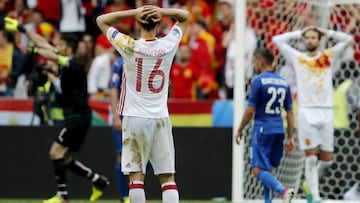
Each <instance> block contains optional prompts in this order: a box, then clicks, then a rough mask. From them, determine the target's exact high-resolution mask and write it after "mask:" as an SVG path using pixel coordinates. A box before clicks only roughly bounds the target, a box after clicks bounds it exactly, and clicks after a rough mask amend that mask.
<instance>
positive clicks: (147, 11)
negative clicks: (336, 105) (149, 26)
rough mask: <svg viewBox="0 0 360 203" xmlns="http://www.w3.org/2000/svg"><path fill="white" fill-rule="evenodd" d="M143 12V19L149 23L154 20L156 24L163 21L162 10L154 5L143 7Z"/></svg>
mask: <svg viewBox="0 0 360 203" xmlns="http://www.w3.org/2000/svg"><path fill="white" fill-rule="evenodd" d="M142 8H143V9H142V11H141V19H142V20H143V21H146V22H149V21H150V20H152V21H153V22H154V23H158V22H160V21H161V18H162V14H161V8H160V7H158V6H153V5H146V6H143V7H142Z"/></svg>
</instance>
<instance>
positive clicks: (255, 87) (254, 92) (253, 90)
mask: <svg viewBox="0 0 360 203" xmlns="http://www.w3.org/2000/svg"><path fill="white" fill-rule="evenodd" d="M259 92H260V80H257V79H256V78H255V80H253V81H252V82H251V86H250V96H249V100H248V104H247V105H248V106H252V107H255V106H256V101H258V96H259Z"/></svg>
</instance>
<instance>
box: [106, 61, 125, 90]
mask: <svg viewBox="0 0 360 203" xmlns="http://www.w3.org/2000/svg"><path fill="white" fill-rule="evenodd" d="M123 65H124V61H123V58H122V57H119V58H118V59H116V60H115V62H114V64H113V65H112V68H111V76H110V81H109V88H110V89H111V88H117V89H118V93H120V86H121V80H122V74H123Z"/></svg>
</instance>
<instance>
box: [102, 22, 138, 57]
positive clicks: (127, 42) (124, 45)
mask: <svg viewBox="0 0 360 203" xmlns="http://www.w3.org/2000/svg"><path fill="white" fill-rule="evenodd" d="M106 38H107V39H108V40H109V42H110V43H111V44H112V45H113V46H114V47H115V49H116V50H117V51H118V52H119V53H120V55H122V56H125V55H128V54H129V53H131V54H132V53H133V52H134V46H135V40H134V39H133V38H132V37H130V36H128V35H126V34H124V33H121V32H119V31H118V30H117V29H115V28H114V27H110V28H109V29H108V31H107V33H106Z"/></svg>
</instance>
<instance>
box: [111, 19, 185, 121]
mask: <svg viewBox="0 0 360 203" xmlns="http://www.w3.org/2000/svg"><path fill="white" fill-rule="evenodd" d="M182 34H183V33H182V30H181V29H180V27H178V26H176V25H175V26H173V27H172V29H171V30H170V32H169V34H167V35H166V36H165V37H163V38H159V39H155V38H154V39H148V40H146V39H139V40H135V39H133V38H131V37H130V36H128V35H125V34H123V33H120V32H119V31H118V30H116V29H115V28H113V27H111V28H109V29H108V31H107V38H108V40H109V41H110V42H111V43H112V45H113V46H114V47H115V48H116V50H117V51H118V52H119V53H120V54H121V56H122V57H123V59H124V74H123V81H122V87H121V95H120V100H119V105H118V113H119V114H121V115H124V116H136V117H144V118H165V117H168V116H169V113H168V108H167V98H168V86H169V73H170V68H171V65H172V62H173V59H174V56H175V54H176V51H177V49H178V46H179V43H180V40H181V38H182Z"/></svg>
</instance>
